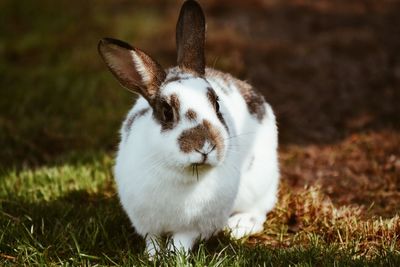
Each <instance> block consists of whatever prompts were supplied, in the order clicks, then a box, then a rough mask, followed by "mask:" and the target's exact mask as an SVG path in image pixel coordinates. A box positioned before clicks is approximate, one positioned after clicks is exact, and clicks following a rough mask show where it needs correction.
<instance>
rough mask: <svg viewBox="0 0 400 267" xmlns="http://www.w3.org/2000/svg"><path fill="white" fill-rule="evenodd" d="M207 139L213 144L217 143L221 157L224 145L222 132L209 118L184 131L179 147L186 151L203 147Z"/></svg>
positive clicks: (218, 153) (179, 139) (180, 137)
mask: <svg viewBox="0 0 400 267" xmlns="http://www.w3.org/2000/svg"><path fill="white" fill-rule="evenodd" d="M206 141H208V142H209V143H210V144H211V146H214V145H215V147H216V149H217V155H218V157H221V153H222V149H223V146H224V143H223V139H222V137H221V134H220V132H219V131H218V130H217V129H216V128H215V127H213V126H212V124H211V123H210V122H209V121H208V120H203V123H202V124H199V125H197V126H196V127H193V128H190V129H188V130H185V131H183V132H182V134H181V135H180V136H179V138H178V143H179V147H180V149H181V151H182V152H184V153H190V152H193V151H196V150H200V149H202V148H203V146H204V144H205V142H206Z"/></svg>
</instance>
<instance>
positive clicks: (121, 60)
mask: <svg viewBox="0 0 400 267" xmlns="http://www.w3.org/2000/svg"><path fill="white" fill-rule="evenodd" d="M98 50H99V53H100V55H101V57H102V58H103V60H104V62H105V63H106V64H107V67H108V68H109V69H110V71H111V72H112V73H113V74H114V76H115V77H116V78H117V79H118V81H119V82H120V83H121V84H122V86H124V87H125V88H127V89H128V90H130V91H134V92H136V93H138V94H140V95H142V96H143V97H144V98H146V99H147V101H149V103H150V104H152V103H153V100H154V97H155V95H156V94H157V92H158V90H159V87H160V85H161V83H162V82H163V81H164V80H165V77H166V73H165V71H164V70H163V69H162V67H161V66H160V65H159V64H158V63H157V62H156V61H155V60H153V59H152V58H151V57H150V56H148V55H147V54H145V53H144V52H143V51H141V50H139V49H137V48H134V47H132V46H130V45H129V44H127V43H125V42H122V41H120V40H116V39H112V38H104V39H102V40H100V42H99V45H98Z"/></svg>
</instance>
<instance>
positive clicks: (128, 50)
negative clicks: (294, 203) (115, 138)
mask: <svg viewBox="0 0 400 267" xmlns="http://www.w3.org/2000/svg"><path fill="white" fill-rule="evenodd" d="M193 29H194V30H193ZM177 45H178V66H177V67H174V68H170V69H168V70H163V69H162V68H161V67H160V66H159V64H158V63H157V62H156V61H154V60H153V59H151V58H150V57H149V56H148V55H146V54H145V53H144V52H142V51H141V50H139V49H137V48H133V47H131V46H130V45H128V44H126V43H123V42H121V41H118V40H115V39H110V38H107V39H103V40H102V41H101V42H100V44H99V51H100V54H101V55H102V57H103V59H104V60H105V61H106V63H107V65H108V67H109V68H110V70H111V71H112V72H113V73H114V75H115V76H116V77H117V78H118V80H119V81H120V82H121V84H122V85H124V86H125V87H127V88H128V89H130V90H133V91H135V92H137V93H139V94H140V95H141V97H139V98H138V100H137V102H136V103H135V105H134V106H133V108H132V109H131V111H130V112H129V113H128V116H127V118H126V120H125V121H124V123H123V126H122V129H121V137H122V138H121V142H120V145H119V150H118V153H117V159H116V165H115V170H114V171H115V177H116V181H117V186H118V194H119V197H120V200H121V203H122V205H123V207H124V210H125V211H126V213H127V214H128V216H129V218H130V220H131V221H132V224H133V226H134V227H135V229H136V230H137V232H138V233H139V234H141V235H142V236H144V237H146V241H147V251H148V252H149V253H150V254H152V253H154V252H156V251H157V242H155V241H154V240H155V238H157V237H159V236H161V235H164V234H170V235H171V237H172V238H171V239H172V242H171V244H172V245H173V246H174V247H177V248H178V249H181V248H182V249H184V250H185V251H187V250H189V249H190V248H191V247H192V245H193V243H194V241H195V240H196V239H198V238H208V237H209V236H210V235H212V234H213V233H215V232H216V231H219V230H221V229H223V227H224V226H228V228H229V229H230V230H231V232H232V235H233V236H234V237H236V238H240V237H242V236H244V235H248V234H252V233H255V232H259V231H261V230H262V229H263V223H264V221H265V218H266V213H267V212H268V211H269V210H271V209H272V207H273V206H274V204H275V199H276V190H277V186H278V180H279V168H278V162H277V129H276V124H275V116H274V114H273V111H272V109H271V107H270V106H269V105H268V104H267V103H266V102H265V100H264V97H263V96H262V95H260V94H259V93H258V92H257V91H256V90H254V89H253V88H252V87H251V86H250V85H249V84H247V83H245V82H243V81H240V80H238V79H235V78H233V77H232V76H231V75H229V74H225V73H222V72H219V71H216V70H213V69H210V68H205V61H204V52H203V46H204V16H203V14H202V11H201V8H200V6H198V4H197V3H196V2H195V1H191V0H188V1H186V2H185V4H184V6H183V7H182V10H181V14H180V17H179V21H178V25H177Z"/></svg>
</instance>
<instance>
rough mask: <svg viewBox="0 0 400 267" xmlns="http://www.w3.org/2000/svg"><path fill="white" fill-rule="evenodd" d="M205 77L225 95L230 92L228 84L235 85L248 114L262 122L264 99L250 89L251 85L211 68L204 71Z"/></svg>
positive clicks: (264, 111) (264, 112)
mask: <svg viewBox="0 0 400 267" xmlns="http://www.w3.org/2000/svg"><path fill="white" fill-rule="evenodd" d="M206 77H207V78H209V79H213V81H215V82H217V83H218V84H219V85H220V87H221V90H222V91H224V92H225V93H226V92H230V91H231V88H230V84H233V85H235V86H236V87H237V89H238V90H239V93H240V94H241V95H242V97H243V99H244V101H245V102H246V105H247V109H248V110H249V113H250V114H251V115H254V116H255V117H256V118H257V119H258V120H259V121H262V120H263V118H264V116H265V114H266V110H265V100H264V97H263V95H262V94H260V93H259V92H258V91H257V90H255V89H254V88H252V87H251V85H249V84H248V83H246V82H244V81H241V80H239V79H236V78H234V77H233V76H231V75H230V74H228V73H224V72H221V71H218V70H214V69H211V68H207V69H206ZM219 81H222V82H223V83H224V84H223V85H221V83H220V82H219ZM228 90H229V91H228Z"/></svg>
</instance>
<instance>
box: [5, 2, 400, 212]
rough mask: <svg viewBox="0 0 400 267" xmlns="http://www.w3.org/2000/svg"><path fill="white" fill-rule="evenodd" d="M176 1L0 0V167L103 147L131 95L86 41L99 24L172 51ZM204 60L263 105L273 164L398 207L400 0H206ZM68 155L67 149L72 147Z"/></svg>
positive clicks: (346, 199)
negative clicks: (270, 111)
mask: <svg viewBox="0 0 400 267" xmlns="http://www.w3.org/2000/svg"><path fill="white" fill-rule="evenodd" d="M182 2H183V1H177V0H169V1H168V0H160V1H155V0H146V1H145V0H136V1H134V0H130V1H128V0H114V1H105V0H96V1H94V0H91V1H90V0H81V1H66V0H59V1H52V0H41V1H40V2H38V1H11V0H9V1H5V0H3V1H0V58H1V60H0V147H1V149H0V168H1V169H2V170H6V169H10V168H17V169H19V168H35V167H38V166H41V165H51V164H56V163H57V162H62V161H63V160H64V159H66V158H68V159H70V158H71V157H72V158H74V157H76V158H84V155H86V154H88V153H109V154H111V155H112V154H113V153H114V151H115V148H116V145H117V143H118V138H119V136H118V130H119V127H120V124H121V123H122V120H123V118H124V116H125V114H126V113H127V111H128V110H129V108H130V107H131V105H132V103H134V99H135V96H134V95H132V94H131V93H129V92H128V91H126V90H124V89H123V88H121V87H120V86H119V84H118V83H117V81H116V80H115V79H114V78H113V77H112V75H111V74H110V73H109V72H108V70H107V69H106V67H105V65H104V63H103V62H102V61H101V59H100V57H99V56H98V53H97V43H98V41H99V39H100V38H102V37H114V38H117V39H122V40H125V41H127V42H129V43H131V44H132V45H134V46H137V47H139V48H141V49H143V50H144V51H146V52H147V53H149V54H150V55H152V56H153V57H154V58H155V59H157V60H158V61H159V62H160V63H161V64H162V65H163V66H164V67H169V66H172V65H174V64H175V23H176V20H177V17H178V14H179V9H180V6H181V4H182ZM199 2H200V4H201V5H202V6H203V8H204V11H205V14H206V19H207V41H206V57H207V64H208V66H211V67H215V68H217V69H221V70H223V71H227V72H230V73H232V74H233V75H235V76H237V77H239V78H241V79H245V80H247V81H249V82H250V83H251V84H253V85H254V86H255V87H256V88H258V89H259V90H260V91H261V92H262V93H263V94H264V95H265V97H266V99H267V101H268V102H269V103H270V104H271V105H272V106H273V108H274V110H275V112H276V114H277V119H278V126H279V132H280V137H279V138H280V157H281V166H282V177H283V180H284V181H287V182H288V183H289V184H290V186H292V187H293V188H296V187H303V186H304V185H321V186H322V189H323V190H324V192H325V193H326V194H327V195H328V196H330V197H331V198H332V199H333V201H334V202H335V203H338V204H363V205H366V206H368V207H370V208H369V209H368V211H369V212H370V213H371V214H378V215H383V216H393V215H394V214H395V213H397V212H398V211H399V210H400V19H399V14H400V4H399V2H398V1H395V0H380V1H374V0H335V1H332V0H318V1H306V0H248V1H239V0H229V1H228V0H203V1H201V0H200V1H199ZM71 155H72V156H71Z"/></svg>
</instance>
